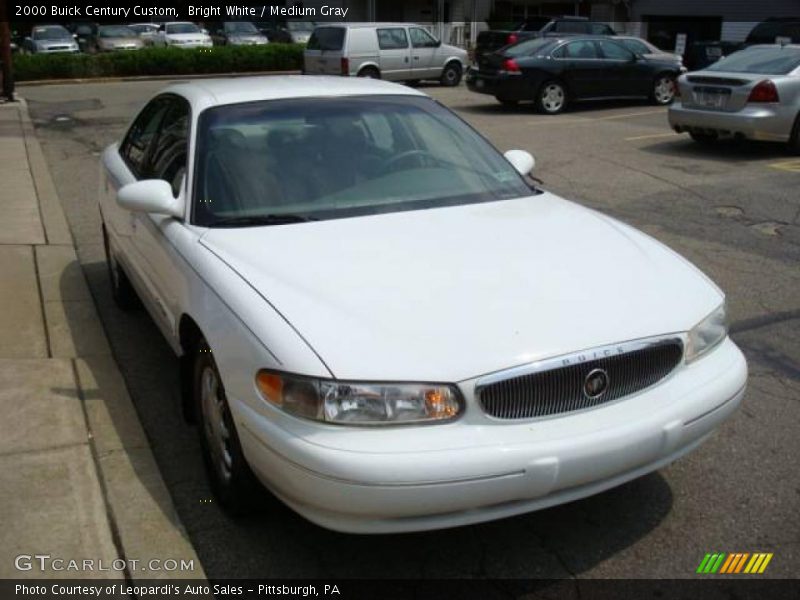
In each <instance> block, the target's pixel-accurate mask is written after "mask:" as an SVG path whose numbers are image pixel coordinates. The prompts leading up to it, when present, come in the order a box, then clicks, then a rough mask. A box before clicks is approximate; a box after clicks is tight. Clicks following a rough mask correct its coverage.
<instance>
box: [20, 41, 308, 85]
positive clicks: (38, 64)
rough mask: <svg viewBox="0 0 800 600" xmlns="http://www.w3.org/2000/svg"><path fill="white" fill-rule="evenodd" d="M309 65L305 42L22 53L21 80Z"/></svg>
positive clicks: (243, 70) (192, 73)
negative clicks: (102, 52)
mask: <svg viewBox="0 0 800 600" xmlns="http://www.w3.org/2000/svg"><path fill="white" fill-rule="evenodd" d="M302 64H303V46H301V45H299V44H268V45H266V46H221V47H214V48H186V49H181V48H144V49H142V50H132V51H119V52H109V53H104V54H18V55H15V56H14V77H15V79H16V80H17V81H35V80H37V79H83V78H92V77H134V76H144V75H202V74H210V73H243V72H250V71H254V72H255V71H293V70H297V69H300V68H301V66H302Z"/></svg>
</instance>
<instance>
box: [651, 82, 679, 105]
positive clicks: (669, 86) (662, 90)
mask: <svg viewBox="0 0 800 600" xmlns="http://www.w3.org/2000/svg"><path fill="white" fill-rule="evenodd" d="M674 96H675V84H674V83H673V82H672V79H670V78H669V77H662V78H661V79H659V80H658V81H657V82H656V88H655V97H656V100H657V101H658V102H660V103H661V104H666V103H667V102H670V101H671V100H672V98H673V97H674Z"/></svg>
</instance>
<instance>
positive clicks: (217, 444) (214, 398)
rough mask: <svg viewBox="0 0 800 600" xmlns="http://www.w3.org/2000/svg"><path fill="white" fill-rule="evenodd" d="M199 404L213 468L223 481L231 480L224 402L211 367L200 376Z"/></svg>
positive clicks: (228, 435)
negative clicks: (201, 409)
mask: <svg viewBox="0 0 800 600" xmlns="http://www.w3.org/2000/svg"><path fill="white" fill-rule="evenodd" d="M200 402H201V404H202V407H203V429H204V431H205V435H206V441H207V442H208V448H209V450H210V451H211V458H212V463H213V465H214V468H215V469H216V471H217V473H218V474H219V476H220V478H221V479H222V480H223V481H229V480H230V478H231V466H232V464H233V460H232V458H231V453H230V432H229V431H228V427H227V426H226V425H225V400H224V399H223V398H222V394H221V389H220V385H219V378H218V377H217V374H216V372H215V371H214V369H212V368H211V367H206V368H205V369H203V373H202V375H201V376H200Z"/></svg>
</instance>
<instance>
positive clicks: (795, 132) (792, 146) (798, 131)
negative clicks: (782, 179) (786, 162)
mask: <svg viewBox="0 0 800 600" xmlns="http://www.w3.org/2000/svg"><path fill="white" fill-rule="evenodd" d="M789 152H791V153H792V154H797V155H800V113H798V114H797V118H796V119H795V120H794V127H792V136H791V137H790V138H789Z"/></svg>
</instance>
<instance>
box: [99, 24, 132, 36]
mask: <svg viewBox="0 0 800 600" xmlns="http://www.w3.org/2000/svg"><path fill="white" fill-rule="evenodd" d="M97 35H98V36H99V37H101V38H129V37H136V32H135V31H133V30H132V29H131V28H130V27H125V26H124V25H114V26H109V27H101V28H100V29H99V30H98V31H97Z"/></svg>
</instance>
